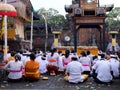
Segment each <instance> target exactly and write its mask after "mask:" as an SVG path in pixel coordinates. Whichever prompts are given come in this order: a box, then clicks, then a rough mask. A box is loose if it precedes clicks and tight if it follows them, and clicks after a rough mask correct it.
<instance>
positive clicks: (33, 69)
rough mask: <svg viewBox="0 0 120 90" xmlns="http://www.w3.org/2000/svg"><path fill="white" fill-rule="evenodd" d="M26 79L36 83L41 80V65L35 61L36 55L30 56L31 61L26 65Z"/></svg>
mask: <svg viewBox="0 0 120 90" xmlns="http://www.w3.org/2000/svg"><path fill="white" fill-rule="evenodd" d="M24 76H25V79H26V80H30V81H36V80H39V78H40V72H39V63H38V62H37V61H35V54H30V60H29V61H27V62H26V64H25V75H24Z"/></svg>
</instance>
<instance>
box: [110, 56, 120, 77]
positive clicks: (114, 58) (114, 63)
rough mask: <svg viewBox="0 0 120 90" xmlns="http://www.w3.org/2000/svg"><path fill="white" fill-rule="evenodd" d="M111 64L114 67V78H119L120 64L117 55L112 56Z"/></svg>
mask: <svg viewBox="0 0 120 90" xmlns="http://www.w3.org/2000/svg"><path fill="white" fill-rule="evenodd" d="M110 57H111V58H110V59H109V62H110V64H111V66H112V73H113V77H114V78H118V77H119V75H120V72H119V69H120V62H119V61H118V60H117V55H110Z"/></svg>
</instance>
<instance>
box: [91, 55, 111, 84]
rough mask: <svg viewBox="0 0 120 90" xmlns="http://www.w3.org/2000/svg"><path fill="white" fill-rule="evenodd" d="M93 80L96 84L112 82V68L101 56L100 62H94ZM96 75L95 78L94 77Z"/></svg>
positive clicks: (103, 56)
mask: <svg viewBox="0 0 120 90" xmlns="http://www.w3.org/2000/svg"><path fill="white" fill-rule="evenodd" d="M92 69H93V75H94V76H93V78H94V80H95V82H97V83H110V82H112V79H113V77H112V74H111V71H112V68H111V65H110V62H108V61H107V60H105V55H104V54H101V59H100V61H98V62H96V64H94V65H93V67H92ZM95 74H96V76H95Z"/></svg>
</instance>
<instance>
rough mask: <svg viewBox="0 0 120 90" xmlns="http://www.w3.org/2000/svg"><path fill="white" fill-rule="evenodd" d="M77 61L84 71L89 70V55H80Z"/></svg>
mask: <svg viewBox="0 0 120 90" xmlns="http://www.w3.org/2000/svg"><path fill="white" fill-rule="evenodd" d="M78 61H79V62H80V63H81V64H82V66H83V68H84V71H90V67H91V60H90V58H89V57H80V59H79V60H78Z"/></svg>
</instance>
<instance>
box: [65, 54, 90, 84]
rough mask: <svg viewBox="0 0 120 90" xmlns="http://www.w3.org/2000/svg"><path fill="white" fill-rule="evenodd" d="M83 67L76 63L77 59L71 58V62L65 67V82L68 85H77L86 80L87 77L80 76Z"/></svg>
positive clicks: (84, 75)
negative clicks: (68, 83)
mask: <svg viewBox="0 0 120 90" xmlns="http://www.w3.org/2000/svg"><path fill="white" fill-rule="evenodd" d="M82 72H83V66H82V64H81V63H80V62H78V61H77V57H75V56H73V57H72V61H71V62H70V63H69V64H68V65H67V68H66V72H65V75H66V76H65V77H64V79H65V81H68V82H70V83H79V82H83V81H85V80H87V78H88V75H86V74H82Z"/></svg>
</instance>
